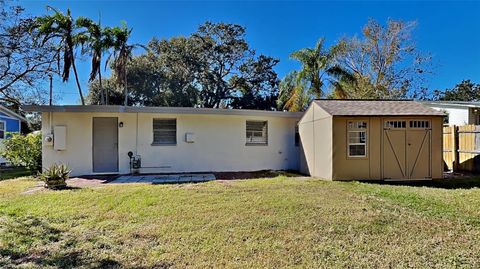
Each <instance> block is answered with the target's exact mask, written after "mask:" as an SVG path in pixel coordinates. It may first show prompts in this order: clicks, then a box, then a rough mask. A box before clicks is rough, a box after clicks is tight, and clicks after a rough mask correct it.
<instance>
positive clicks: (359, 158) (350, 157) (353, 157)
mask: <svg viewBox="0 0 480 269" xmlns="http://www.w3.org/2000/svg"><path fill="white" fill-rule="evenodd" d="M347 160H368V156H347Z"/></svg>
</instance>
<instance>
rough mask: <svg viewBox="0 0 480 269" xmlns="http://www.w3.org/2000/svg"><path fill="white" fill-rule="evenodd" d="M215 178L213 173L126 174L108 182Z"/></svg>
mask: <svg viewBox="0 0 480 269" xmlns="http://www.w3.org/2000/svg"><path fill="white" fill-rule="evenodd" d="M210 180H215V175H214V174H179V175H128V176H120V177H118V178H116V179H115V180H112V181H110V182H109V183H113V184H116V183H120V184H123V183H151V184H163V183H187V182H193V183H195V182H206V181H210Z"/></svg>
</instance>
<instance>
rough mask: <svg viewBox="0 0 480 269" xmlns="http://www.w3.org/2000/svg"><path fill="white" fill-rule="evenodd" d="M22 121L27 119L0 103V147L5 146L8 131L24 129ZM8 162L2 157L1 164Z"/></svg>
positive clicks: (16, 131) (0, 158)
mask: <svg viewBox="0 0 480 269" xmlns="http://www.w3.org/2000/svg"><path fill="white" fill-rule="evenodd" d="M22 121H23V122H26V121H27V120H26V119H25V118H24V117H22V116H20V115H18V114H17V113H15V112H13V111H11V110H10V109H8V108H6V107H4V106H2V105H0V148H1V147H2V146H3V145H2V142H3V140H4V139H5V138H7V133H20V132H21V131H22ZM6 162H7V161H6V160H4V159H3V158H2V157H0V165H5V164H6Z"/></svg>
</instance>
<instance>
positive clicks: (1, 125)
mask: <svg viewBox="0 0 480 269" xmlns="http://www.w3.org/2000/svg"><path fill="white" fill-rule="evenodd" d="M5 129H6V124H5V122H4V121H1V120H0V139H4V138H5Z"/></svg>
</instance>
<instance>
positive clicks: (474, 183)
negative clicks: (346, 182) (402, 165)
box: [364, 176, 480, 189]
mask: <svg viewBox="0 0 480 269" xmlns="http://www.w3.org/2000/svg"><path fill="white" fill-rule="evenodd" d="M364 182H365V183H369V184H379V185H394V186H411V187H429V188H439V189H472V188H480V176H472V177H464V178H444V179H433V180H417V181H364Z"/></svg>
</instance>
